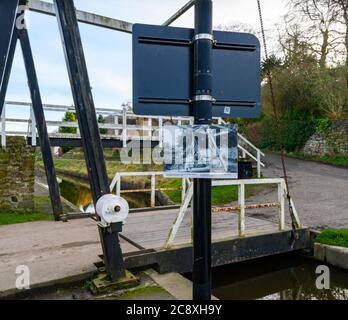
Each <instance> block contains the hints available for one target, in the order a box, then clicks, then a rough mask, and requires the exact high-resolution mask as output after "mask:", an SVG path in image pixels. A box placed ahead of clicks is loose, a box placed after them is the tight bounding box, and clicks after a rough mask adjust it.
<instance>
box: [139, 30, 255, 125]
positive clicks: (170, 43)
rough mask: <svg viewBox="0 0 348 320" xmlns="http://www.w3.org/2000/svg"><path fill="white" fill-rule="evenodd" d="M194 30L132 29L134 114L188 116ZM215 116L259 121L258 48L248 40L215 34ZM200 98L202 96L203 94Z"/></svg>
mask: <svg viewBox="0 0 348 320" xmlns="http://www.w3.org/2000/svg"><path fill="white" fill-rule="evenodd" d="M193 37H194V30H193V29H186V28H174V27H162V26H152V25H143V24H135V25H134V26H133V111H134V113H135V114H139V115H154V116H192V115H193V112H192V103H191V99H192V74H193V45H192V39H193ZM212 74H213V94H212V95H213V98H214V102H213V116H214V117H223V118H232V117H233V118H236V117H240V118H257V117H259V116H260V42H259V40H258V39H257V38H256V37H255V36H254V35H252V34H247V33H236V32H222V31H215V32H214V46H213V70H212ZM202 94H204V93H202Z"/></svg>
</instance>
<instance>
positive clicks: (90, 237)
mask: <svg viewBox="0 0 348 320" xmlns="http://www.w3.org/2000/svg"><path fill="white" fill-rule="evenodd" d="M121 246H122V250H123V252H130V251H137V250H138V249H137V248H135V247H133V246H132V245H130V244H129V243H128V242H125V241H124V240H121ZM101 253H102V250H101V245H100V242H99V235H98V229H97V226H96V222H95V221H93V220H91V219H81V220H72V221H69V222H67V223H64V222H52V221H39V222H31V223H23V224H16V225H8V226H0V297H1V294H2V293H3V292H4V291H7V290H10V289H13V288H14V287H15V281H16V274H15V272H16V267H17V266H19V265H26V266H28V267H29V268H30V271H31V273H30V282H31V285H32V287H35V286H36V285H37V284H42V283H50V282H52V281H53V280H57V279H67V278H68V277H76V276H79V275H81V274H90V273H93V272H94V271H95V270H96V268H95V266H94V263H95V262H98V261H100V259H99V258H98V255H99V254H101Z"/></svg>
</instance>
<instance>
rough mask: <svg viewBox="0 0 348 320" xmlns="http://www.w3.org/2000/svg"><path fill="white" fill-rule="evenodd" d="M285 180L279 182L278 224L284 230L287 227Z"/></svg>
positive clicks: (280, 229)
mask: <svg viewBox="0 0 348 320" xmlns="http://www.w3.org/2000/svg"><path fill="white" fill-rule="evenodd" d="M285 189H286V187H285V182H280V183H278V205H279V207H278V226H279V231H283V230H284V227H285V197H286V194H285Z"/></svg>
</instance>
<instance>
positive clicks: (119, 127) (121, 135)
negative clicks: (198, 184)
mask: <svg viewBox="0 0 348 320" xmlns="http://www.w3.org/2000/svg"><path fill="white" fill-rule="evenodd" d="M15 106H16V107H17V108H18V107H26V108H30V116H29V119H28V120H27V119H19V118H8V117H6V109H7V108H10V107H15ZM43 108H44V111H45V112H60V113H65V112H68V111H70V112H75V107H74V106H64V105H54V104H44V105H43ZM96 113H97V115H103V116H105V117H106V120H107V121H110V123H109V122H108V123H99V128H100V129H104V130H107V134H101V137H102V138H105V139H117V140H121V141H122V145H123V147H126V146H127V142H128V140H130V139H132V140H137V139H139V140H143V141H144V140H148V141H158V142H159V144H160V145H162V137H163V127H164V126H165V125H166V124H167V122H170V123H171V124H177V125H183V124H193V118H190V117H156V116H153V117H143V116H138V115H135V114H134V113H132V112H131V111H129V110H127V109H126V108H125V107H124V108H123V109H122V110H115V109H107V108H96ZM214 120H215V121H217V123H218V124H226V122H225V121H224V120H223V119H221V118H216V119H214ZM111 121H112V122H111ZM7 123H17V124H27V127H26V130H25V129H23V130H22V131H9V130H6V124H7ZM139 123H140V124H139ZM46 124H47V127H48V128H49V130H48V131H49V137H50V138H79V137H80V134H79V128H78V123H77V122H66V121H62V120H57V121H52V120H47V121H46ZM52 128H53V130H52ZM59 128H76V129H77V130H76V131H77V132H76V134H69V133H59ZM139 133H140V135H139ZM6 135H20V136H27V137H31V143H32V146H36V145H37V139H38V135H37V132H36V122H35V116H34V112H33V111H32V105H31V103H27V102H14V101H6V102H5V105H4V108H3V113H2V115H1V145H2V147H6ZM238 149H239V150H240V151H241V153H240V158H242V159H248V158H249V159H250V160H252V161H254V162H255V163H256V170H257V177H258V178H260V177H261V167H265V164H264V163H263V161H262V157H264V156H265V154H264V153H263V152H262V151H261V150H260V149H259V148H257V147H256V146H254V145H253V144H252V143H251V142H250V141H249V140H247V139H246V138H245V137H244V136H242V135H241V134H238Z"/></svg>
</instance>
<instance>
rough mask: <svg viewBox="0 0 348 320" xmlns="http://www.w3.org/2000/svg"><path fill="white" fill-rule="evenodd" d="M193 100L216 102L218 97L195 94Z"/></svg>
mask: <svg viewBox="0 0 348 320" xmlns="http://www.w3.org/2000/svg"><path fill="white" fill-rule="evenodd" d="M192 101H212V102H215V101H216V99H214V98H213V97H212V96H211V95H207V94H202V95H198V96H194V97H193V98H192Z"/></svg>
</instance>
